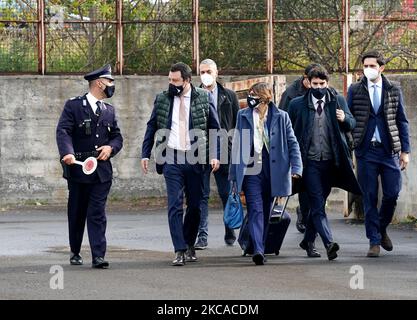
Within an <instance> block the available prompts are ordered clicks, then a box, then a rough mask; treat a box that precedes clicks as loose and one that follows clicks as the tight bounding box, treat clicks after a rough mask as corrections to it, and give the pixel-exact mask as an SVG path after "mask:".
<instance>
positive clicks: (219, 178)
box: [198, 165, 230, 240]
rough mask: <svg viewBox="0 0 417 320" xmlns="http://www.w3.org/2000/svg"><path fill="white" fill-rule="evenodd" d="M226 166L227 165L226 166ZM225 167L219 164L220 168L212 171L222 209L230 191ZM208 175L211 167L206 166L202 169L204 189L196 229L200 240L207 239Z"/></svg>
mask: <svg viewBox="0 0 417 320" xmlns="http://www.w3.org/2000/svg"><path fill="white" fill-rule="evenodd" d="M226 167H227V166H226ZM226 167H224V166H223V165H222V166H220V169H219V170H218V171H216V172H214V173H213V175H214V178H215V179H216V185H217V191H218V193H219V196H220V199H221V200H222V204H223V210H224V208H225V206H226V203H227V199H228V197H229V192H230V182H229V180H228V172H227V169H226ZM210 176H211V167H210V166H206V169H205V170H204V178H203V179H204V189H203V199H202V201H201V220H200V226H199V230H198V238H199V239H202V240H207V236H208V201H209V198H210Z"/></svg>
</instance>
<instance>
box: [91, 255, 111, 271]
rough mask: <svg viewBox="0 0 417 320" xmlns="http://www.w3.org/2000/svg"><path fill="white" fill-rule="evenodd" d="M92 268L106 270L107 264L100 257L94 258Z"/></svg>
mask: <svg viewBox="0 0 417 320" xmlns="http://www.w3.org/2000/svg"><path fill="white" fill-rule="evenodd" d="M92 267H93V268H95V269H108V268H109V263H108V262H107V261H106V260H104V258H102V257H96V258H94V259H93V264H92Z"/></svg>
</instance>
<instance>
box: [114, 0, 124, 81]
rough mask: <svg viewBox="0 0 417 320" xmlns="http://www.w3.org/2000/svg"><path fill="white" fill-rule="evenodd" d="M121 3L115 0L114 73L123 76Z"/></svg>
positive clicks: (119, 0)
mask: <svg viewBox="0 0 417 320" xmlns="http://www.w3.org/2000/svg"><path fill="white" fill-rule="evenodd" d="M122 19H123V2H122V0H116V20H117V23H116V43H117V57H116V72H117V73H118V74H119V75H122V74H123V67H124V61H123V23H122Z"/></svg>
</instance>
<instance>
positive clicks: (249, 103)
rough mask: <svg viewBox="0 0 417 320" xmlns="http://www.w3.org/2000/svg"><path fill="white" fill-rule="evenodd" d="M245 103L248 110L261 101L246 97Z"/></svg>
mask: <svg viewBox="0 0 417 320" xmlns="http://www.w3.org/2000/svg"><path fill="white" fill-rule="evenodd" d="M246 101H247V102H248V107H249V108H255V107H256V106H257V105H258V104H259V103H261V99H259V98H254V97H251V96H248V97H247V98H246Z"/></svg>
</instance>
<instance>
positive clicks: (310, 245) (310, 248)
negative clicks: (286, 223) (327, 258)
mask: <svg viewBox="0 0 417 320" xmlns="http://www.w3.org/2000/svg"><path fill="white" fill-rule="evenodd" d="M300 248H301V249H304V250H305V251H306V252H307V256H308V257H310V258H320V257H321V254H320V252H318V251H317V250H316V247H315V245H314V242H306V241H304V240H303V241H301V242H300Z"/></svg>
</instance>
